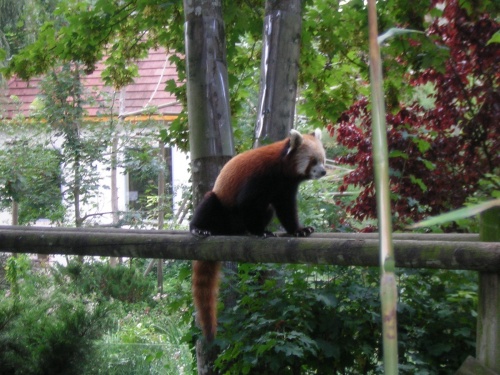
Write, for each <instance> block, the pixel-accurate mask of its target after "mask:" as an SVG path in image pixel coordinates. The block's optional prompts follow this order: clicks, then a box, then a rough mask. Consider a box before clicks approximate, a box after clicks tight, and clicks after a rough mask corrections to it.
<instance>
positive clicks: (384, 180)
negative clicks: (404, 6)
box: [368, 0, 398, 375]
mask: <svg viewBox="0 0 500 375" xmlns="http://www.w3.org/2000/svg"><path fill="white" fill-rule="evenodd" d="M368 25H369V45H370V82H371V94H372V142H373V163H374V170H375V189H376V192H377V216H378V221H379V225H378V226H379V233H380V266H381V278H380V292H381V293H380V294H381V300H382V331H383V350H384V372H385V374H386V375H393V374H397V373H398V336H397V285H396V276H395V274H394V267H395V260H394V249H393V246H392V224H391V218H392V216H391V201H390V191H389V161H388V152H387V134H386V126H385V104H384V92H383V87H382V85H383V78H382V62H381V57H380V49H379V44H378V27H377V8H376V0H369V1H368Z"/></svg>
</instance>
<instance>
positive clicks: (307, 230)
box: [294, 227, 314, 237]
mask: <svg viewBox="0 0 500 375" xmlns="http://www.w3.org/2000/svg"><path fill="white" fill-rule="evenodd" d="M313 233H314V228H313V227H304V228H302V229H299V230H298V231H296V232H295V233H294V236H295V237H309V236H310V235H311V234H313Z"/></svg>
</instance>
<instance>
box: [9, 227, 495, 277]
mask: <svg viewBox="0 0 500 375" xmlns="http://www.w3.org/2000/svg"><path fill="white" fill-rule="evenodd" d="M415 236H416V237H415ZM401 238H405V239H401ZM406 238H409V239H406ZM456 239H460V241H456ZM475 239H476V237H474V235H472V236H471V235H465V236H464V235H422V234H417V235H416V234H411V235H410V236H406V237H405V236H404V235H400V234H397V235H395V240H394V248H395V253H396V266H397V267H408V268H441V269H462V270H477V271H486V272H497V271H498V270H499V269H500V243H499V242H486V243H485V242H476V241H475ZM378 246H379V244H378V240H377V237H376V235H370V234H368V235H366V234H349V235H346V234H324V233H315V234H313V235H312V236H311V237H309V238H293V237H277V238H265V239H263V238H256V237H243V236H241V237H240V236H233V237H229V236H213V237H207V238H201V239H200V238H195V237H193V236H191V235H190V234H189V233H188V232H179V231H176V232H170V231H154V230H124V229H89V228H40V227H15V226H0V251H2V252H16V253H39V254H67V255H82V256H115V257H136V258H162V259H187V260H193V259H199V260H221V261H235V262H249V263H309V264H337V265H344V266H368V267H372V266H378V265H379V252H378V250H379V249H378Z"/></svg>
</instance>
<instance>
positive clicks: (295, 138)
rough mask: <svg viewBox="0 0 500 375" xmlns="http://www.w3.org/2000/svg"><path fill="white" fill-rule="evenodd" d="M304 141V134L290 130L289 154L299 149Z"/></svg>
mask: <svg viewBox="0 0 500 375" xmlns="http://www.w3.org/2000/svg"><path fill="white" fill-rule="evenodd" d="M303 141H304V139H303V138H302V134H300V133H299V132H298V131H297V130H295V129H292V130H290V148H289V149H288V153H290V152H291V151H292V150H295V149H296V148H298V147H299V146H300V145H301V144H302V142H303Z"/></svg>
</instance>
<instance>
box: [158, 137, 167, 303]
mask: <svg viewBox="0 0 500 375" xmlns="http://www.w3.org/2000/svg"><path fill="white" fill-rule="evenodd" d="M158 148H159V159H160V165H161V168H160V172H159V174H158V230H162V229H163V225H164V219H165V167H166V164H167V163H166V161H165V144H164V143H163V142H162V141H159V142H158ZM157 279H158V293H160V295H161V294H163V259H158V268H157Z"/></svg>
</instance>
